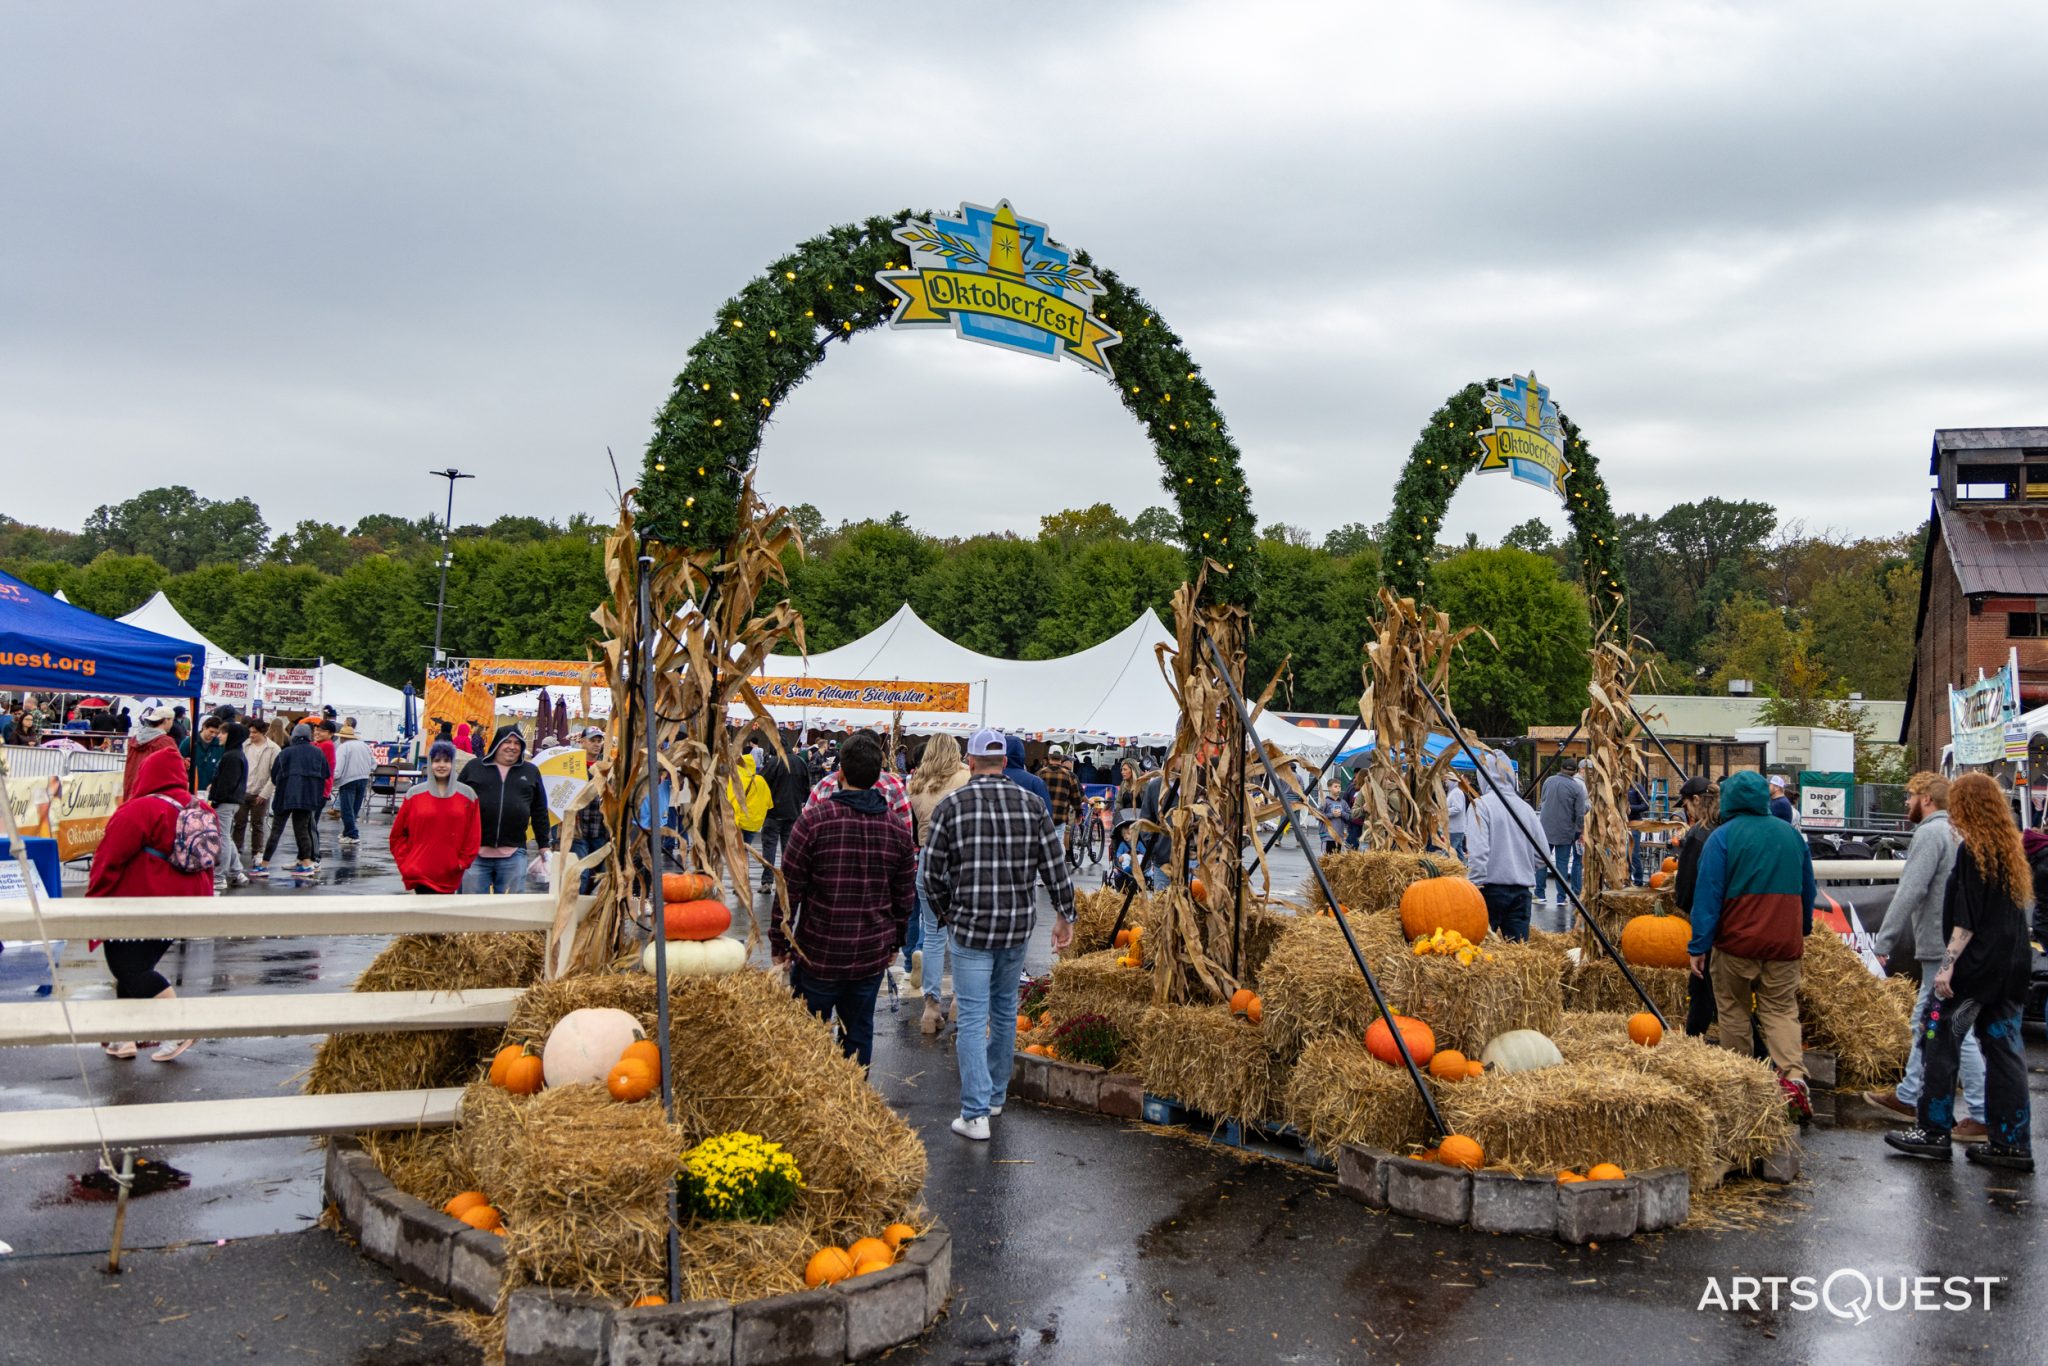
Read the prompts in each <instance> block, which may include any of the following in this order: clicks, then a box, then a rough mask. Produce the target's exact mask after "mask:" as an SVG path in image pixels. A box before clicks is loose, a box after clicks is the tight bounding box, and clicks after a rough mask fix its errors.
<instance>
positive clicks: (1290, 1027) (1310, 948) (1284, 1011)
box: [1259, 913, 1408, 1058]
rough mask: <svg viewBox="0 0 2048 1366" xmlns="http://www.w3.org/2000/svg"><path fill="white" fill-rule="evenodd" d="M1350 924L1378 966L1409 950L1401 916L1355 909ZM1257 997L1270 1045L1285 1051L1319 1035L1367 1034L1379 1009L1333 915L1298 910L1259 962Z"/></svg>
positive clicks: (1295, 1050) (1288, 1054)
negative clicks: (1301, 913)
mask: <svg viewBox="0 0 2048 1366" xmlns="http://www.w3.org/2000/svg"><path fill="white" fill-rule="evenodd" d="M1350 923H1351V930H1352V933H1353V934H1355V935H1356V936H1357V937H1358V944H1359V948H1360V949H1361V950H1362V951H1363V952H1364V954H1365V961H1366V962H1367V963H1369V964H1370V965H1371V966H1372V969H1373V971H1374V972H1375V973H1378V974H1384V973H1385V972H1386V971H1387V969H1388V968H1389V967H1390V966H1391V965H1393V964H1395V963H1398V962H1399V961H1400V960H1401V959H1402V958H1403V957H1404V956H1405V955H1406V953H1407V950H1408V944H1407V940H1406V939H1404V938H1403V937H1402V934H1401V918H1400V917H1399V916H1398V915H1393V914H1387V913H1382V914H1379V915H1363V916H1353V917H1351V922H1350ZM1383 985H1384V982H1383ZM1259 997H1260V1003H1261V1006H1262V1010H1263V1014H1264V1016H1265V1022H1264V1028H1265V1032H1266V1047H1267V1048H1269V1049H1271V1050H1272V1051H1273V1052H1274V1053H1275V1054H1277V1055H1278V1056H1280V1057H1282V1058H1292V1057H1295V1056H1296V1055H1297V1054H1299V1053H1300V1052H1301V1051H1302V1049H1303V1046H1304V1045H1306V1044H1308V1043H1309V1042H1310V1041H1312V1040H1315V1039H1325V1038H1332V1037H1341V1038H1347V1039H1362V1038H1363V1037H1364V1036H1365V1027H1366V1025H1368V1024H1370V1023H1371V1022H1372V1019H1373V1017H1374V1016H1375V1015H1376V1014H1378V1012H1377V1011H1376V1010H1375V1009H1374V1007H1373V1003H1372V994H1371V993H1370V992H1368V991H1367V990H1366V988H1365V979H1364V978H1363V977H1361V976H1359V973H1358V964H1357V963H1356V962H1355V961H1354V960H1353V959H1352V957H1351V950H1350V949H1349V948H1348V947H1347V946H1346V945H1345V943H1344V935H1343V931H1342V930H1340V929H1339V928H1338V926H1337V921H1336V919H1335V918H1334V917H1332V916H1296V917H1294V923H1293V924H1291V925H1288V926H1286V927H1285V928H1284V929H1282V931H1281V932H1280V935H1279V938H1278V940H1277V942H1275V943H1274V945H1273V949H1272V952H1271V953H1269V954H1268V955H1267V957H1266V961H1265V963H1264V965H1263V966H1262V967H1261V968H1260V971H1259Z"/></svg>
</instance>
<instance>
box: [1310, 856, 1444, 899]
mask: <svg viewBox="0 0 2048 1366" xmlns="http://www.w3.org/2000/svg"><path fill="white" fill-rule="evenodd" d="M1321 863H1322V865H1323V876H1324V877H1326V878H1328V879H1329V880H1330V890H1331V891H1333V892H1335V893H1336V894H1337V902H1338V904H1339V905H1341V906H1343V907H1344V909H1346V910H1348V911H1355V912H1356V911H1391V910H1394V909H1396V908H1398V907H1399V906H1400V904H1401V893H1403V892H1405V891H1407V890H1408V884H1409V883H1411V882H1419V881H1421V880H1422V879H1423V878H1426V877H1463V876H1465V865H1464V864H1463V863H1460V862H1459V861H1458V860H1457V858H1456V857H1455V856H1453V855H1450V854H1396V853H1391V852H1389V851H1387V850H1382V849H1343V850H1339V851H1338V852H1336V853H1334V854H1325V855H1323V857H1322V859H1321ZM1308 894H1309V898H1310V902H1311V904H1312V905H1313V906H1314V907H1315V908H1317V909H1318V910H1320V909H1322V908H1324V907H1326V906H1328V905H1329V904H1330V903H1329V902H1328V901H1327V900H1325V899H1324V897H1323V889H1322V886H1321V885H1320V884H1319V883H1317V882H1316V880H1315V879H1314V878H1310V879H1309V881H1308Z"/></svg>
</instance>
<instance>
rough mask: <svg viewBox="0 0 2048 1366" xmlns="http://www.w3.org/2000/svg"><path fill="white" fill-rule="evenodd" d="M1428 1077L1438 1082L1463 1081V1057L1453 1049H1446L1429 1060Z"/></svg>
mask: <svg viewBox="0 0 2048 1366" xmlns="http://www.w3.org/2000/svg"><path fill="white" fill-rule="evenodd" d="M1429 1075H1431V1076H1432V1077H1435V1078H1436V1079H1437V1080H1438V1081H1463V1080H1465V1055H1464V1054H1463V1053H1460V1052H1459V1051H1458V1050H1457V1049H1455V1048H1446V1049H1445V1050H1444V1051H1443V1052H1441V1053H1438V1054H1436V1055H1435V1056H1434V1057H1432V1058H1430V1060H1429Z"/></svg>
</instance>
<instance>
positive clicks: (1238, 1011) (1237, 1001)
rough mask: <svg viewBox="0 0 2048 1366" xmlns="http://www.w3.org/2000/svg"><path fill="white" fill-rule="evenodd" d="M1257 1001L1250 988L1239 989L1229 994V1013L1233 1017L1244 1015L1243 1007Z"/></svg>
mask: <svg viewBox="0 0 2048 1366" xmlns="http://www.w3.org/2000/svg"><path fill="white" fill-rule="evenodd" d="M1257 999H1258V998H1257V997H1256V996H1254V995H1253V994H1252V989H1251V988H1250V987H1239V988H1238V989H1237V990H1236V991H1233V992H1231V993H1230V1013H1231V1014H1233V1015H1242V1014H1244V1012H1245V1007H1246V1006H1248V1005H1250V1004H1251V1003H1252V1002H1253V1001H1255V1000H1257Z"/></svg>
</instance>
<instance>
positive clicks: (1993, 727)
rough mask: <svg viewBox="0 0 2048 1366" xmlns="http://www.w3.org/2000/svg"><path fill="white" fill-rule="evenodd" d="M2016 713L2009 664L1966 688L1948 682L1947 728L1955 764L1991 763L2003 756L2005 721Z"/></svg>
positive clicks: (2016, 704)
mask: <svg viewBox="0 0 2048 1366" xmlns="http://www.w3.org/2000/svg"><path fill="white" fill-rule="evenodd" d="M2018 714H2019V693H2018V688H2017V684H2016V683H2015V681H2014V679H2013V676H2012V670H2011V668H2010V667H2007V668H2003V669H2000V670H1999V671H1998V672H1997V673H1995V674H1992V675H1990V676H1989V677H1987V678H1980V679H1978V680H1977V681H1976V682H1975V683H1972V684H1970V685H1969V686H1968V687H1966V688H1958V687H1956V686H1955V685H1954V684H1950V685H1949V690H1948V729H1949V738H1950V741H1951V743H1952V744H1953V745H1954V751H1953V752H1954V756H1955V762H1956V763H1957V764H1958V765H1971V766H1976V765H1983V764H1995V763H1998V762H1999V761H2001V760H2002V759H2004V758H2005V723H2006V722H2007V721H2008V720H2010V719H2011V718H2012V717H2014V716H2017V715H2018Z"/></svg>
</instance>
